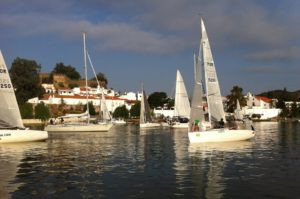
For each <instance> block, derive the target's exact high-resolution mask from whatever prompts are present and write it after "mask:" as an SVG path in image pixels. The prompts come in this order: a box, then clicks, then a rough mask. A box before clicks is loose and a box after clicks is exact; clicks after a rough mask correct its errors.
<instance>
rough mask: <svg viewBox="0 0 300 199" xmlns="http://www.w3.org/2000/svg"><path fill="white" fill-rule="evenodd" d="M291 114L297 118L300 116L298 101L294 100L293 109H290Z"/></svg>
mask: <svg viewBox="0 0 300 199" xmlns="http://www.w3.org/2000/svg"><path fill="white" fill-rule="evenodd" d="M290 116H291V117H292V118H295V117H297V116H298V107H297V103H296V102H295V101H294V102H293V104H292V107H291V111H290Z"/></svg>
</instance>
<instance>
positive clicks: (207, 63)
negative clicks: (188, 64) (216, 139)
mask: <svg viewBox="0 0 300 199" xmlns="http://www.w3.org/2000/svg"><path fill="white" fill-rule="evenodd" d="M201 29H202V50H203V64H204V75H205V84H206V97H207V103H208V110H209V121H210V122H211V123H214V122H218V121H220V120H221V119H222V118H223V120H224V122H226V120H225V113H224V107H223V102H222V96H221V92H220V85H219V81H218V77H217V73H216V68H215V63H214V60H213V56H212V52H211V48H210V44H209V40H208V37H207V32H206V29H205V26H204V22H203V20H202V19H201Z"/></svg>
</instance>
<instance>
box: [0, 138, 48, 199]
mask: <svg viewBox="0 0 300 199" xmlns="http://www.w3.org/2000/svg"><path fill="white" fill-rule="evenodd" d="M46 148H47V145H46V143H45V142H36V143H19V144H2V145H0V165H1V169H0V179H1V180H0V198H9V197H10V195H11V193H12V192H14V191H16V190H18V188H19V187H20V186H21V185H22V183H18V182H15V178H16V177H17V176H20V175H22V174H23V172H22V170H21V169H20V167H22V165H24V164H26V163H25V162H27V161H28V160H26V159H24V158H25V157H26V156H32V157H34V156H35V155H36V154H39V153H41V152H42V151H45V150H46ZM29 161H30V162H31V163H34V159H30V160H29ZM30 172H31V171H30Z"/></svg>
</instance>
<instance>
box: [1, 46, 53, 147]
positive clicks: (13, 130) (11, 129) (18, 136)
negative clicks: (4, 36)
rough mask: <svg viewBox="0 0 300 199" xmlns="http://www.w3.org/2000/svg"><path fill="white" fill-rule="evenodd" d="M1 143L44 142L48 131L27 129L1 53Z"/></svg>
mask: <svg viewBox="0 0 300 199" xmlns="http://www.w3.org/2000/svg"><path fill="white" fill-rule="evenodd" d="M0 99H1V103H0V143H9V142H30V141H42V140H46V139H47V138H48V132H47V131H36V130H30V129H25V127H24V125H23V122H22V118H21V114H20V110H19V106H18V103H17V100H16V96H15V92H14V88H13V86H12V83H11V80H10V77H9V73H8V70H7V67H6V64H5V61H4V58H3V56H2V53H1V51H0Z"/></svg>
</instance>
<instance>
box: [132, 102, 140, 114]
mask: <svg viewBox="0 0 300 199" xmlns="http://www.w3.org/2000/svg"><path fill="white" fill-rule="evenodd" d="M140 111H141V103H140V102H137V103H135V104H134V105H133V106H131V109H130V117H139V116H140Z"/></svg>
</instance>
